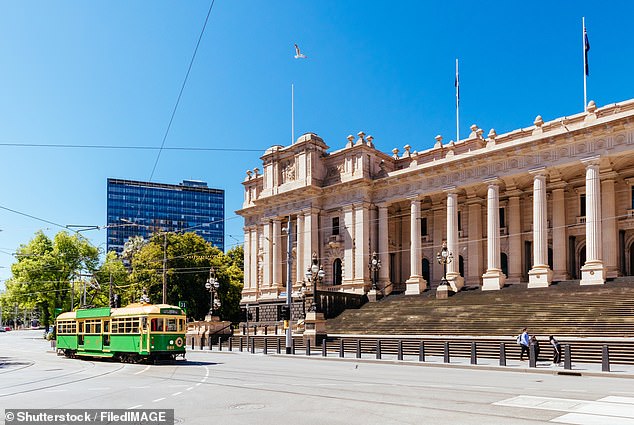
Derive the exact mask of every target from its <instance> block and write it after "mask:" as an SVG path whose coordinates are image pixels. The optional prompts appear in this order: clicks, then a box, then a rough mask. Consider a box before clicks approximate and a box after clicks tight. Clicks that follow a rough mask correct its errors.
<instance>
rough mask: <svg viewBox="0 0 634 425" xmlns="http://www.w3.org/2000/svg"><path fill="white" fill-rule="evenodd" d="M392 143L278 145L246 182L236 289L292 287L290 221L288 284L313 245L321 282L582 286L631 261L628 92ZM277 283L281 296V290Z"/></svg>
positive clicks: (314, 140)
mask: <svg viewBox="0 0 634 425" xmlns="http://www.w3.org/2000/svg"><path fill="white" fill-rule="evenodd" d="M484 134H485V133H484V131H483V130H482V129H480V128H478V126H477V125H472V126H471V133H470V135H469V137H468V138H466V139H464V140H460V141H458V142H453V141H452V142H450V143H443V140H442V137H440V136H437V137H436V140H435V144H434V147H433V148H431V149H428V150H424V151H414V150H413V149H412V148H411V147H410V146H409V145H408V146H405V147H404V149H403V151H400V150H399V149H393V150H392V153H391V154H386V153H383V152H380V151H378V150H377V149H375V147H374V144H373V138H372V136H366V135H365V134H364V133H363V132H360V133H359V134H358V135H357V137H354V136H348V138H347V139H348V140H347V143H345V146H344V147H343V148H342V149H339V150H336V151H333V152H329V151H328V149H329V148H328V146H327V145H326V144H325V143H324V141H323V140H322V139H321V138H320V137H319V136H317V135H315V134H305V135H303V136H301V137H299V138H298V139H297V141H296V142H295V143H293V144H292V145H290V146H273V147H271V148H269V149H267V150H266V152H265V153H264V155H263V156H262V158H261V159H262V171H260V169H258V168H256V169H254V170H252V171H251V170H249V171H247V176H246V179H245V180H244V182H243V185H244V189H245V198H244V205H243V208H242V209H241V210H239V211H238V212H237V213H238V214H240V215H241V216H243V217H244V220H245V227H244V235H245V245H244V246H245V248H244V251H245V257H244V264H245V274H244V276H245V278H244V289H243V292H242V302H243V303H250V304H251V305H264V304H267V303H275V302H279V301H280V300H281V299H282V298H283V296H285V291H286V286H285V285H286V284H285V282H286V273H287V235H286V233H285V231H283V229H285V228H286V226H287V222H288V220H290V221H291V236H292V252H291V254H292V255H291V258H292V262H291V268H292V270H291V274H292V276H293V288H294V291H298V290H299V289H300V288H301V286H302V283H304V282H305V280H306V277H305V274H306V270H307V268H308V267H309V266H310V265H311V261H312V260H311V257H312V255H313V253H316V255H317V258H318V260H319V262H320V264H321V265H322V266H323V268H324V270H325V272H326V277H325V279H324V280H323V281H322V282H321V284H320V290H323V291H337V292H352V293H357V294H364V293H367V292H369V291H371V288H372V279H373V276H371V272H370V268H369V262H370V260H371V258H372V254H373V253H374V252H376V253H377V255H378V258H379V259H380V260H381V264H382V267H381V268H380V270H379V271H378V282H377V283H378V288H379V290H380V291H383V292H385V293H389V292H391V291H404V292H405V294H418V293H420V292H421V291H423V290H424V289H426V288H429V287H432V288H433V287H436V286H437V285H438V283H439V281H440V280H441V278H442V277H443V267H442V265H440V264H439V263H438V261H437V254H438V252H439V251H440V249H441V246H442V244H443V242H446V244H447V247H448V249H449V251H450V253H451V254H452V255H453V259H454V261H452V262H451V263H449V264H447V280H448V281H449V283H450V285H451V286H452V287H453V289H454V290H459V289H460V288H461V287H462V286H463V285H465V284H467V285H470V286H476V285H477V286H479V287H480V288H481V289H482V290H500V289H502V288H503V287H504V285H506V284H516V283H522V282H525V283H528V287H529V288H532V287H545V286H549V285H550V284H551V283H553V282H557V281H563V280H575V279H576V280H579V282H580V284H581V285H594V284H603V283H605V282H606V281H607V280H608V279H611V278H615V277H618V276H622V275H632V274H634V100H629V101H626V102H622V103H617V104H612V105H608V106H605V107H602V108H597V107H596V105H595V104H594V102H590V103H589V105H588V108H587V111H586V112H583V113H580V114H576V115H573V116H568V117H564V118H560V119H556V120H553V121H549V122H544V121H543V120H542V118H541V117H540V116H538V117H537V118H535V120H534V124H533V126H531V127H528V128H522V129H518V130H515V131H512V132H510V133H506V134H501V135H498V134H496V131H495V130H494V129H491V130H490V131H489V132H488V134H487V136H486V137H485V136H484ZM281 294H282V296H281Z"/></svg>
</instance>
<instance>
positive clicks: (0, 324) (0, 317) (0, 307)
mask: <svg viewBox="0 0 634 425" xmlns="http://www.w3.org/2000/svg"><path fill="white" fill-rule="evenodd" d="M1 327H2V306H1V305H0V328H1Z"/></svg>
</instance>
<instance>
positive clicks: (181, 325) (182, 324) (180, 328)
mask: <svg viewBox="0 0 634 425" xmlns="http://www.w3.org/2000/svg"><path fill="white" fill-rule="evenodd" d="M184 330H185V321H184V320H183V319H178V332H183V331H184Z"/></svg>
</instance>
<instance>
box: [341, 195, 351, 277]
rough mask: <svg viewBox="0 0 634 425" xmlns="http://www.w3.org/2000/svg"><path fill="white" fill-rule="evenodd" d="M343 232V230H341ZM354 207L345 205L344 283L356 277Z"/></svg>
mask: <svg viewBox="0 0 634 425" xmlns="http://www.w3.org/2000/svg"><path fill="white" fill-rule="evenodd" d="M340 232H341V230H340ZM353 241H354V209H353V207H352V205H346V206H345V207H343V249H344V252H343V283H344V285H345V284H350V283H352V280H353V279H354V245H353Z"/></svg>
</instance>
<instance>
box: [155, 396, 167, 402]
mask: <svg viewBox="0 0 634 425" xmlns="http://www.w3.org/2000/svg"><path fill="white" fill-rule="evenodd" d="M163 400H165V397H161V398H157V399H156V400H152V403H158V402H159V401H163Z"/></svg>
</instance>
